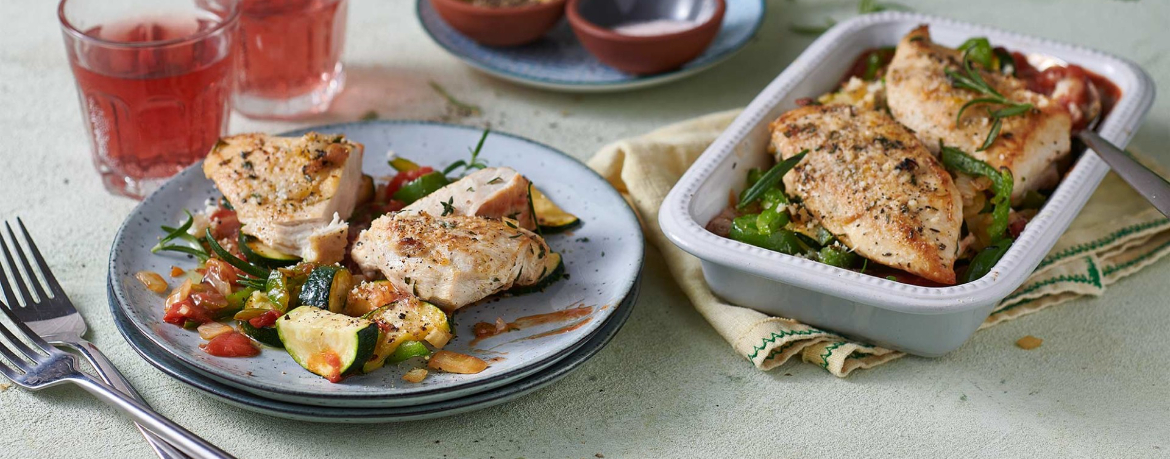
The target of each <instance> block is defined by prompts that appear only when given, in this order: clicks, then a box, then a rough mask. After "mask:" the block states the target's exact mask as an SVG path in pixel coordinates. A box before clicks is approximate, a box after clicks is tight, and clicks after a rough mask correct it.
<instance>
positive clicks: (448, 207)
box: [439, 196, 455, 217]
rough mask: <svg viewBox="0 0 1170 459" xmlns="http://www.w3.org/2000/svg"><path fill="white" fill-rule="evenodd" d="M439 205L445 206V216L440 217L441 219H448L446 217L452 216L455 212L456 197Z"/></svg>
mask: <svg viewBox="0 0 1170 459" xmlns="http://www.w3.org/2000/svg"><path fill="white" fill-rule="evenodd" d="M439 204H442V205H443V215H440V217H446V216H448V215H451V214H452V213H454V212H455V205H454V204H455V197H454V196H452V197H450V198H448V199H447V201H446V202H442V201H440V202H439Z"/></svg>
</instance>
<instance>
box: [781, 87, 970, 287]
mask: <svg viewBox="0 0 1170 459" xmlns="http://www.w3.org/2000/svg"><path fill="white" fill-rule="evenodd" d="M771 128H772V147H773V148H774V149H775V151H776V155H777V160H783V159H787V158H790V157H792V156H795V155H797V154H799V153H800V152H801V151H805V150H807V151H808V153H807V155H806V156H805V157H804V159H802V160H801V161H800V163H798V164H797V165H796V167H795V168H793V169H792V171H791V172H789V173H788V174H785V176H784V184H785V186H786V190H787V192H788V194H790V195H794V196H798V197H800V198H801V200H802V203H803V206H804V208H805V210H807V211H808V212H809V213H811V214H812V216H813V217H814V218H815V219H816V220H818V221H819V222H820V223H821V225H822V226H824V227H825V229H827V230H829V231H830V232H832V233H833V234H834V235H836V236H837V238H838V240H840V241H841V242H842V243H844V244H845V245H846V246H848V247H850V248H852V249H854V251H856V252H857V253H859V254H861V255H862V256H864V257H866V258H868V259H870V260H873V261H875V262H878V263H881V264H883V265H886V266H891V267H894V268H897V269H901V270H903V271H906V272H909V273H912V274H916V275H918V276H921V277H923V278H926V279H930V280H932V281H935V282H939V283H943V284H954V283H955V271H954V264H955V258H956V251H957V249H958V242H959V229H960V227H961V225H962V201H961V200H960V197H959V191H958V190H957V189H956V188H955V183H954V181H953V180H952V179H951V176H950V174H948V173H947V171H946V169H944V168H943V165H942V164H941V163H940V162H939V161H938V160H937V159H935V157H934V156H933V155H931V154H930V151H929V150H927V149H926V147H924V146H923V145H922V143H921V142H919V141H918V139H917V138H915V137H914V134H913V133H911V132H910V131H908V130H906V128H904V127H902V126H901V125H899V124H898V123H896V122H895V121H894V120H893V119H891V118H890V117H889V116H887V115H886V114H884V113H881V112H878V111H875V110H870V109H865V108H860V107H855V106H851V105H823V106H822V105H813V106H807V107H802V108H798V109H796V110H792V111H790V112H788V113H785V114H783V115H781V116H780V118H777V119H776V121H774V122H772V125H771Z"/></svg>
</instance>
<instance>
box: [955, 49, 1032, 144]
mask: <svg viewBox="0 0 1170 459" xmlns="http://www.w3.org/2000/svg"><path fill="white" fill-rule="evenodd" d="M968 41H970V40H968ZM990 46H991V45H990V44H988V45H987V46H986V47H985V46H983V45H981V44H974V45H971V46H970V47H968V48H967V49H966V50H965V51H963V73H959V72H957V71H954V70H951V69H946V71H945V72H946V75H947V78H948V79H950V80H951V86H954V87H956V88H960V89H967V90H971V91H975V92H978V93H980V94H982V95H983V96H984V97H979V98H976V99H972V100H969V101H967V103H965V104H963V106H962V107H960V108H959V113H958V114H956V115H955V125H956V126H958V125H959V123H960V122H961V121H962V120H963V112H965V111H967V109H968V108H971V107H973V106H976V105H981V104H998V105H1004V106H1005V107H1004V108H1001V109H998V110H991V109H988V110H987V116H989V117H990V118H991V130H989V131H988V132H987V138H986V139H984V140H983V144H982V145H980V146H979V149H977V150H975V151H984V150H986V149H988V148H991V144H993V143H995V139H996V138H997V137H999V131H1000V129H1001V128H1002V127H1003V119H1004V118H1008V117H1012V116H1017V115H1022V114H1024V113H1027V112H1028V110H1031V109H1032V108H1033V105H1032V104H1021V103H1017V102H1013V101H1012V100H1010V99H1008V98H1007V97H1004V95H1003V94H1000V93H999V91H996V90H995V88H993V87H991V85H990V84H988V83H987V82H986V81H984V80H983V76H982V75H980V74H979V71H978V70H975V69H974V68H972V67H971V60H972V53H973V52H974V51H975V50H976V49H979V50H980V51H978V52H979V53H980V54H983V53H984V51H983V50H984V49H985V48H986V49H987V50H988V51H987V55H989V56H991V57H990V58H988V59H992V58H994V53H992V52H991V51H990ZM987 68H990V67H987Z"/></svg>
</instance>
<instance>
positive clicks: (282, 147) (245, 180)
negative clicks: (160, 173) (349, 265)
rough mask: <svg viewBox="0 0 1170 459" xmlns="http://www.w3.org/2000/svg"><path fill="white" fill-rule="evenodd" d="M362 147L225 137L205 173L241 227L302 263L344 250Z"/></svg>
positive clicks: (325, 138) (311, 136)
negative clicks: (236, 217)
mask: <svg viewBox="0 0 1170 459" xmlns="http://www.w3.org/2000/svg"><path fill="white" fill-rule="evenodd" d="M361 168H362V145H361V144H358V143H353V142H349V141H347V140H345V139H344V138H343V137H342V136H339V135H322V134H317V133H314V132H310V133H308V134H305V135H304V136H303V137H274V136H269V135H264V134H241V135H235V136H231V137H226V138H224V139H222V140H220V142H219V143H218V144H216V146H215V147H214V148H213V149H212V150H211V153H209V154H208V155H207V159H206V160H204V162H203V173H204V174H206V175H207V178H209V179H211V180H212V181H214V182H215V185H216V186H217V187H218V188H219V191H220V192H221V193H223V195H224V197H225V198H227V199H228V201H229V202H231V204H232V207H234V208H235V210H236V214H237V216H238V217H239V219H240V223H242V224H243V227H242V228H241V231H243V232H244V233H246V234H249V235H252V236H255V237H256V238H257V239H259V240H260V241H261V242H263V243H265V244H267V245H270V246H272V247H273V248H275V249H277V250H279V251H281V252H284V253H288V254H292V255H299V256H300V257H301V258H303V259H304V260H305V261H311V262H318V263H335V262H338V261H341V259H342V258H343V257H344V256H345V247H346V244H347V239H346V235H347V232H348V230H349V225H348V224H347V223H346V222H345V219H347V218H349V216H350V214H351V213H353V208H354V204H355V203H356V201H357V195H358V188H359V186H360V185H361V177H362V169H361Z"/></svg>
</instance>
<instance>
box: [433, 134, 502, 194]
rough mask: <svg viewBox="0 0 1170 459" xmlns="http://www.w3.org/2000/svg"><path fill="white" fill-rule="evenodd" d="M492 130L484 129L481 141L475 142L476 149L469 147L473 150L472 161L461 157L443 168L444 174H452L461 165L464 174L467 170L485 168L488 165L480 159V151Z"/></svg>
mask: <svg viewBox="0 0 1170 459" xmlns="http://www.w3.org/2000/svg"><path fill="white" fill-rule="evenodd" d="M491 132H492V130H491V129H484V130H483V135H481V136H480V137H479V143H477V144H475V148H474V149H471V148H469V149H468V150H469V151H471V160H470V161H464V160H462V159H461V160H459V161H455V162H453V163H451V165H450V166H447V168H446V169H443V175H450V174H451V173H452V172H454V171H455V170H456V169H459V168H460V167H462V168H463V170H462V171H461V172H462V173H464V174H466V173H467V171H470V170H472V169H483V168H485V167H487V164H485V163H482V162H480V161H479V152H480V151H481V150H483V142H484V141H485V140H487V136H488V134H490V133H491ZM488 183H491V182H488Z"/></svg>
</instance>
